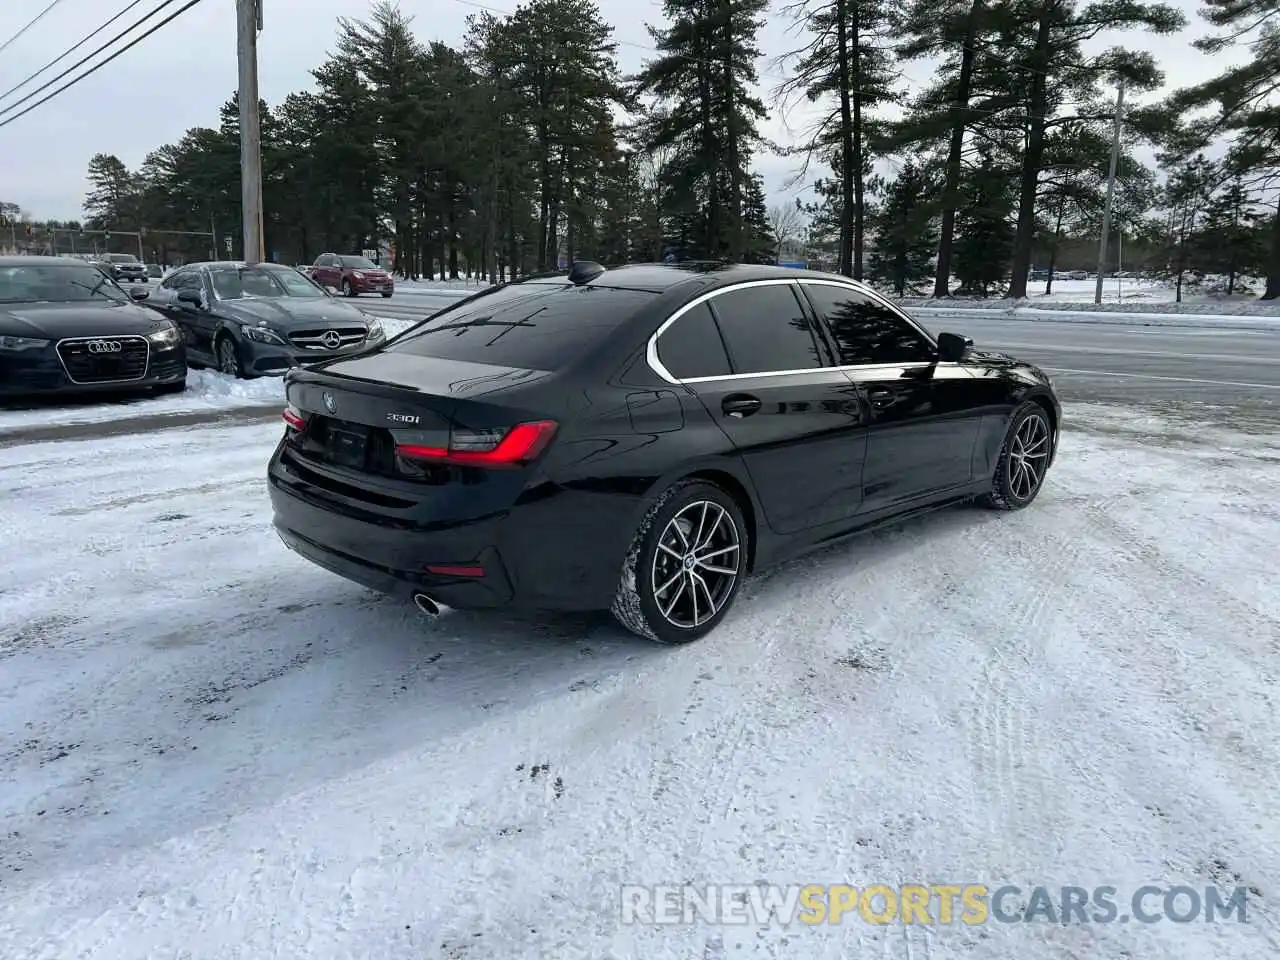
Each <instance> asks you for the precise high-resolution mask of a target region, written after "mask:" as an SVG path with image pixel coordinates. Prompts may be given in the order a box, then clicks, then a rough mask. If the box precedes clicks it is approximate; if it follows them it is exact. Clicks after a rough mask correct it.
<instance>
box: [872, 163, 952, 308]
mask: <svg viewBox="0 0 1280 960" xmlns="http://www.w3.org/2000/svg"><path fill="white" fill-rule="evenodd" d="M934 189H935V185H934V184H933V183H931V182H930V181H929V179H928V178H926V177H925V175H924V173H923V171H921V169H920V168H919V167H918V166H917V165H916V164H914V163H906V164H904V165H903V167H902V169H901V170H900V171H899V172H898V175H897V177H895V178H894V179H893V180H892V181H890V182H889V183H888V184H887V185H886V187H885V190H884V200H883V202H882V203H881V205H880V208H879V209H878V210H877V211H876V214H875V216H874V217H873V218H872V222H871V229H872V231H873V232H874V236H875V245H874V247H873V249H872V252H871V257H870V263H869V267H870V274H871V279H872V280H875V281H877V282H878V283H885V284H889V285H891V286H892V287H893V289H894V291H895V292H896V293H897V294H898V296H900V297H902V296H905V295H906V292H907V289H908V288H911V287H914V286H915V285H916V284H917V283H918V282H919V281H921V280H923V279H925V278H926V277H928V276H929V275H930V273H931V272H932V269H933V263H932V261H933V255H934V251H935V250H936V249H937V242H938V231H937V227H936V216H937V205H936V203H934V202H931V199H930V197H931V195H932V193H933V192H934Z"/></svg>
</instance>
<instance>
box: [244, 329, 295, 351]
mask: <svg viewBox="0 0 1280 960" xmlns="http://www.w3.org/2000/svg"><path fill="white" fill-rule="evenodd" d="M240 332H241V333H243V334H244V335H245V337H246V338H248V339H250V340H253V341H254V342H256V343H274V344H276V345H277V346H281V347H283V346H287V344H286V343H285V342H284V339H283V338H282V337H281V336H280V334H278V333H276V332H275V331H274V330H269V329H268V328H266V327H250V326H248V325H247V324H246V325H245V326H243V327H241V328H240Z"/></svg>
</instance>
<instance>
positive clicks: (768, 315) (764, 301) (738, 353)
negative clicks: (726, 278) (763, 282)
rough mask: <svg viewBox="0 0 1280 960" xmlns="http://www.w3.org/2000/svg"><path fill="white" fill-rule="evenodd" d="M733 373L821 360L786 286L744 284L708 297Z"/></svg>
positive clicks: (814, 363) (818, 363)
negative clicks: (710, 299)
mask: <svg viewBox="0 0 1280 960" xmlns="http://www.w3.org/2000/svg"><path fill="white" fill-rule="evenodd" d="M711 306H712V309H713V310H714V311H715V314H716V317H718V318H719V320H720V332H721V333H722V334H724V339H725V343H726V344H727V345H728V347H729V357H730V359H731V360H732V361H733V372H734V373H772V372H775V371H779V370H808V369H810V368H812V367H820V366H822V365H823V363H822V358H821V356H820V354H819V353H818V345H817V342H816V341H815V340H814V338H813V334H812V333H811V332H810V329H809V321H808V320H807V319H806V318H805V315H804V311H803V310H801V308H800V304H799V302H798V301H797V300H796V298H795V295H794V294H793V293H792V292H791V287H790V286H789V285H783V284H772V285H769V286H763V287H746V288H745V289H742V290H732V291H730V292H729V293H722V294H720V295H719V296H718V297H715V298H714V299H713V300H712V301H711Z"/></svg>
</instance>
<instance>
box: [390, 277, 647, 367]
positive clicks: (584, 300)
mask: <svg viewBox="0 0 1280 960" xmlns="http://www.w3.org/2000/svg"><path fill="white" fill-rule="evenodd" d="M656 296H657V294H655V293H651V292H649V291H645V290H618V289H614V288H612V287H596V286H583V287H577V286H573V285H571V284H567V283H555V284H549V283H528V284H524V283H521V284H514V285H512V286H509V287H503V288H501V289H499V290H495V291H494V292H493V293H490V294H487V295H486V296H483V297H479V298H477V299H476V300H474V301H472V302H471V303H468V304H466V305H465V306H461V307H457V308H455V309H453V310H448V311H446V312H445V313H442V314H440V315H438V316H436V317H433V318H432V319H430V320H428V321H426V322H425V323H424V324H422V325H421V326H419V327H415V328H414V329H413V330H410V331H409V332H408V333H406V334H405V335H404V336H402V337H399V338H398V339H396V340H395V341H393V342H392V343H390V344H388V345H387V347H386V349H387V350H388V351H394V352H396V353H408V354H412V355H413V356H418V357H441V358H442V359H445V360H469V361H472V362H474V363H488V364H493V365H495V366H505V367H520V368H523V369H525V370H557V369H561V368H563V367H566V366H569V365H570V364H572V363H575V362H576V361H577V360H579V359H580V358H581V357H583V356H585V355H586V354H587V353H589V352H590V351H591V350H592V349H594V348H595V347H598V346H599V345H600V344H602V343H604V341H605V340H606V339H608V337H609V335H610V334H611V333H613V332H614V331H615V330H617V329H618V327H619V326H621V325H622V324H623V323H625V322H626V321H627V320H628V319H629V318H630V317H631V316H633V315H634V314H635V313H636V311H638V310H640V309H641V308H643V307H645V306H647V305H648V304H650V303H652V302H653V299H654V297H656Z"/></svg>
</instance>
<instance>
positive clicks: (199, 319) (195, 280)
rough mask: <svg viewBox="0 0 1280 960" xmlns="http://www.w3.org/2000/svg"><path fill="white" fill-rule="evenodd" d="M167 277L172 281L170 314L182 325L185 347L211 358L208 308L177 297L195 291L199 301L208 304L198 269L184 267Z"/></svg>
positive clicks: (211, 333) (211, 343) (211, 348)
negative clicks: (185, 341)
mask: <svg viewBox="0 0 1280 960" xmlns="http://www.w3.org/2000/svg"><path fill="white" fill-rule="evenodd" d="M169 279H170V280H172V281H173V299H172V303H173V312H172V314H171V315H172V316H173V318H174V320H175V321H176V322H177V323H178V325H179V326H181V327H182V330H183V333H184V335H185V336H186V340H187V349H188V350H190V351H192V352H193V353H197V354H199V355H200V356H201V357H203V358H206V359H207V358H211V357H212V356H213V331H212V329H211V322H210V321H211V314H210V313H209V311H208V310H203V309H201V308H199V307H197V306H195V305H194V304H191V303H187V302H185V301H182V300H179V299H178V298H179V296H180V295H181V294H183V293H188V292H195V293H198V294H200V297H201V302H202V303H204V304H205V305H206V306H207V305H208V303H209V298H208V295H207V294H206V293H205V290H204V282H203V279H202V277H201V275H200V271H199V270H198V269H196V268H195V267H185V268H183V269H182V270H178V271H176V272H175V273H173V274H172V275H171V276H170V277H169Z"/></svg>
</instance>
